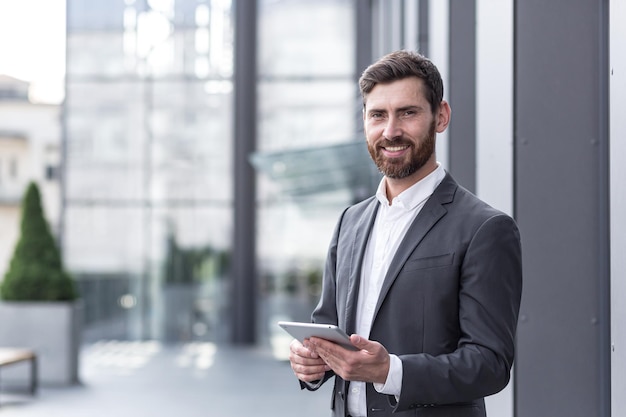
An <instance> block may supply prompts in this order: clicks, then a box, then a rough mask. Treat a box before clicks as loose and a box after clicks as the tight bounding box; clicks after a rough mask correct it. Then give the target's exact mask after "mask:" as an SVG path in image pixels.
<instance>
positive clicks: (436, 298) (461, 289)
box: [290, 51, 522, 417]
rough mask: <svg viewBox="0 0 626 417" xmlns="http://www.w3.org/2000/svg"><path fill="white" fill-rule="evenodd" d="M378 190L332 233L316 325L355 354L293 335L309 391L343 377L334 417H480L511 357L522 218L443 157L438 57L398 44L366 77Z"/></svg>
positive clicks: (444, 119)
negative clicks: (469, 186)
mask: <svg viewBox="0 0 626 417" xmlns="http://www.w3.org/2000/svg"><path fill="white" fill-rule="evenodd" d="M359 84H360V88H361V94H362V97H363V123H364V128H365V136H366V139H367V147H368V150H369V153H370V155H371V157H372V160H373V161H374V163H375V164H376V166H377V167H378V169H379V170H380V171H381V172H382V173H383V174H384V176H383V178H382V180H381V182H380V185H379V187H378V190H377V192H376V195H375V196H372V197H370V198H369V199H367V200H365V201H363V202H361V203H358V204H356V205H354V206H351V207H349V208H348V209H346V210H345V211H344V212H343V213H342V215H341V216H340V219H339V222H338V224H337V226H336V228H335V232H334V234H333V237H332V240H331V244H330V248H329V251H328V256H327V260H326V266H325V270H324V279H323V288H322V295H321V299H320V301H319V303H318V305H317V307H316V308H315V310H314V311H313V314H312V321H313V322H316V323H327V324H336V325H338V326H339V327H341V328H343V329H344V330H346V332H347V333H348V334H351V336H350V339H351V342H352V344H353V345H354V346H356V347H357V348H358V350H357V351H353V350H349V349H345V348H343V347H341V346H339V345H337V344H334V343H332V342H330V341H327V340H324V339H320V338H314V337H312V338H310V339H306V340H305V341H304V343H300V342H298V341H296V340H294V341H293V342H292V343H291V346H290V362H291V367H292V369H293V371H294V373H295V375H296V376H297V378H298V379H299V380H300V384H301V386H302V387H303V388H307V389H309V390H316V389H317V388H319V387H320V386H321V385H322V384H324V383H325V382H326V381H327V380H328V379H330V378H333V377H334V378H335V384H334V389H333V398H332V402H331V404H332V405H331V408H332V410H333V416H336V417H346V416H351V417H365V416H381V417H382V416H392V415H393V416H439V417H442V416H446V417H470V416H472V417H474V416H475V417H484V416H485V415H486V412H485V404H484V397H485V396H487V395H491V394H494V393H496V392H498V391H500V390H501V389H503V388H504V387H505V386H506V385H507V383H508V381H509V378H510V371H511V366H512V365H513V359H514V346H515V340H514V339H515V331H516V326H517V317H518V313H519V305H520V298H521V290H522V271H521V264H522V262H521V248H520V237H519V232H518V229H517V226H516V224H515V222H514V221H513V219H512V218H511V217H509V216H508V215H506V214H504V213H502V212H500V211H498V210H496V209H494V208H492V207H490V206H489V205H487V204H486V203H484V202H482V201H481V200H479V199H478V198H477V197H476V196H474V195H473V194H471V193H470V192H468V191H467V190H465V189H464V188H462V187H461V186H460V185H458V184H457V183H456V181H455V180H454V179H453V178H452V177H451V176H450V174H449V173H447V172H446V171H445V170H444V169H443V167H442V166H441V165H440V164H439V163H438V162H437V159H436V155H435V142H436V135H437V133H441V132H443V131H444V130H445V129H446V128H447V126H448V124H449V122H450V116H451V111H450V106H449V105H448V103H447V102H446V101H445V100H443V83H442V81H441V76H440V75H439V71H438V70H437V68H436V67H435V66H434V65H433V64H432V62H431V61H430V60H428V59H427V58H425V57H424V56H422V55H419V54H417V53H413V52H408V51H397V52H393V53H391V54H389V55H386V56H384V57H382V58H381V59H380V60H379V61H377V62H376V63H374V64H372V65H371V66H370V67H368V68H367V69H366V70H365V72H364V73H363V75H362V76H361V79H360V81H359Z"/></svg>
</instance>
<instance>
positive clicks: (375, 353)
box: [308, 334, 389, 384]
mask: <svg viewBox="0 0 626 417" xmlns="http://www.w3.org/2000/svg"><path fill="white" fill-rule="evenodd" d="M350 341H351V342H352V344H353V345H354V346H355V347H357V348H358V349H359V350H358V351H352V350H348V349H344V348H343V347H341V346H339V345H338V344H336V343H333V342H330V341H328V340H324V339H320V338H317V337H312V338H310V339H309V343H308V345H309V346H308V347H309V349H311V350H313V351H314V352H316V353H317V354H318V355H319V356H320V357H321V358H322V359H323V360H324V362H326V364H327V365H328V366H330V368H331V369H332V370H333V371H334V372H335V374H337V375H339V376H340V377H342V378H343V379H345V380H346V381H363V382H375V383H379V384H384V383H385V381H386V380H387V374H388V373H389V353H388V352H387V349H385V347H384V346H383V345H381V344H380V343H378V342H374V341H371V340H367V339H365V338H364V337H361V336H359V335H357V334H353V335H352V336H350Z"/></svg>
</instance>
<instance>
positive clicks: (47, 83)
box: [0, 0, 65, 103]
mask: <svg viewBox="0 0 626 417" xmlns="http://www.w3.org/2000/svg"><path fill="white" fill-rule="evenodd" d="M64 73H65V0H0V74H2V75H9V76H11V77H15V78H19V79H21V80H24V81H28V82H30V83H31V91H30V93H31V100H33V101H35V102H44V103H60V102H61V101H62V100H63V94H64V92H63V89H64V86H63V79H64Z"/></svg>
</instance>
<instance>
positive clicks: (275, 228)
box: [62, 0, 370, 343]
mask: <svg viewBox="0 0 626 417" xmlns="http://www.w3.org/2000/svg"><path fill="white" fill-rule="evenodd" d="M241 4H244V3H243V2H242V3H241ZM235 6H236V3H235V2H231V1H229V0H106V1H105V0H94V1H91V2H88V3H85V2H79V1H76V0H68V2H67V16H68V21H67V27H68V33H67V60H68V63H67V78H66V89H67V91H66V102H65V119H64V120H65V141H64V142H65V147H64V157H65V171H64V217H63V239H62V244H63V250H64V256H65V259H66V263H67V265H68V267H69V268H70V269H71V270H72V271H73V272H74V273H75V274H76V276H77V277H78V278H79V284H80V287H81V290H82V295H83V298H84V300H85V319H86V320H85V337H86V339H87V340H88V341H89V340H96V339H106V338H117V339H130V340H135V339H158V340H163V341H165V342H178V341H187V340H205V341H213V342H227V341H228V339H229V311H230V310H231V309H232V307H233V306H231V305H230V300H231V297H230V290H231V288H230V286H231V277H230V276H229V260H230V259H231V255H232V254H231V252H232V232H233V225H234V222H235V221H236V220H235V219H234V218H233V205H234V201H233V198H234V197H233V184H232V177H233V176H232V172H233V170H234V169H237V167H235V166H232V165H233V157H232V155H233V126H234V124H235V123H237V115H236V114H233V78H232V76H233V56H234V51H233V47H234V43H233V39H234V36H235V31H236V28H234V27H233V16H234V7H235ZM354 7H355V2H354V1H352V0H320V1H315V2H312V1H306V0H282V1H269V0H260V1H259V2H258V8H257V10H258V16H257V19H258V20H257V22H258V44H257V50H258V57H257V61H258V68H257V74H258V83H257V95H258V104H257V108H258V126H257V129H256V132H257V140H256V148H257V151H258V152H257V154H256V155H250V161H251V162H252V163H253V164H254V165H255V167H256V168H257V169H258V172H259V174H258V178H257V187H256V189H257V197H256V201H257V210H256V213H257V214H256V217H257V222H256V224H257V230H256V233H255V234H256V236H255V237H253V238H255V239H256V247H257V256H256V258H257V261H256V262H257V265H256V270H257V271H258V276H259V287H258V297H259V300H260V303H259V305H258V308H259V311H258V323H259V324H261V328H260V329H259V330H260V333H259V335H260V339H261V341H262V342H264V343H265V342H268V340H269V336H270V335H271V334H272V333H273V331H275V329H273V328H272V323H273V321H274V319H276V318H278V317H280V318H292V319H299V320H300V319H302V320H306V319H308V316H309V314H310V312H311V309H312V308H313V305H314V303H315V302H316V298H317V294H318V291H319V285H320V278H321V269H322V266H323V260H324V257H325V253H326V247H327V244H328V241H329V238H330V235H331V233H332V229H333V227H334V224H335V221H336V219H337V217H338V215H339V213H340V211H341V210H342V209H343V208H344V207H345V206H347V205H348V204H350V203H351V202H352V201H354V200H355V192H354V189H351V187H353V186H354V184H355V178H354V172H355V171H354V169H353V168H354V167H353V165H355V162H354V161H357V162H356V164H357V165H358V164H359V163H360V162H362V161H363V157H364V156H365V157H366V153H365V154H364V153H363V151H364V150H365V147H364V146H363V143H362V140H361V139H360V138H356V137H355V132H356V131H357V129H358V127H357V126H355V120H357V115H358V112H360V104H359V100H358V99H357V90H356V87H355V83H354V80H355V65H354V62H355V58H354V56H353V55H354V54H353V49H354V48H353V45H354V42H355V28H354ZM357 139H358V141H357ZM357 144H358V145H360V146H358V147H357V146H355V145H357ZM359 149H360V150H361V151H359ZM294 158H295V159H294ZM351 158H353V160H351ZM303 160H307V161H309V162H308V165H307V164H298V163H297V162H298V161H303ZM294 161H295V162H296V165H300V166H311V167H314V168H316V169H312V170H308V171H307V170H300V172H299V175H300V181H297V182H293V181H291V182H290V181H285V180H284V178H283V179H281V178H280V175H279V176H276V175H268V174H271V171H272V170H274V171H275V172H280V171H281V168H280V167H281V166H284V167H288V166H291V165H293V164H294ZM359 161H360V162H359ZM268 164H271V165H269V166H268ZM346 170H347V171H346ZM357 171H358V170H357ZM346 172H353V174H352V178H348V177H349V175H348V177H346V175H347V174H346ZM364 176H365V177H366V178H365V180H363V179H362V178H361V179H359V178H357V181H356V183H362V182H365V183H366V184H368V182H369V181H370V180H369V179H368V178H367V177H368V176H369V173H368V172H367V171H365V172H364ZM294 184H295V186H294ZM307 184H308V185H307ZM251 282H253V281H251Z"/></svg>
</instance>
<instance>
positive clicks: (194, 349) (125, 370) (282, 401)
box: [0, 341, 331, 417]
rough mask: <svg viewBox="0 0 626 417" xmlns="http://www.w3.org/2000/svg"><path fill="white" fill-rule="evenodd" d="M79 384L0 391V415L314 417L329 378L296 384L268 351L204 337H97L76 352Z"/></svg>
mask: <svg viewBox="0 0 626 417" xmlns="http://www.w3.org/2000/svg"><path fill="white" fill-rule="evenodd" d="M81 382H82V383H81V384H80V385H78V386H73V387H65V388H51V387H42V388H41V389H40V391H39V393H38V395H37V396H36V397H34V398H31V397H29V396H28V395H16V394H8V393H4V392H3V393H2V394H0V416H1V417H111V416H115V417H144V416H146V417H151V416H154V417H161V416H163V417H165V416H168V417H170V416H174V417H177V416H180V417H196V416H198V417H200V416H202V417H207V416H209V417H244V416H245V417H248V416H255V417H270V416H271V417H282V416H285V417H287V416H296V415H297V416H299V417H313V416H315V417H318V416H328V415H330V410H329V405H330V389H331V384H327V386H325V387H323V388H322V389H321V390H319V391H317V392H307V391H304V392H303V391H300V389H299V386H298V384H297V382H296V380H295V377H294V376H293V374H292V372H291V368H290V367H289V364H288V363H287V362H285V361H282V360H277V359H276V358H275V357H274V355H273V354H272V353H271V352H269V350H262V349H245V348H230V347H220V348H217V347H216V346H215V345H213V344H209V343H196V344H193V343H191V344H187V345H182V346H178V347H165V346H162V345H160V344H158V343H155V342H140V343H131V342H114V341H112V342H106V343H105V342H101V343H96V344H93V345H88V346H86V347H85V348H84V350H83V352H82V356H81Z"/></svg>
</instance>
